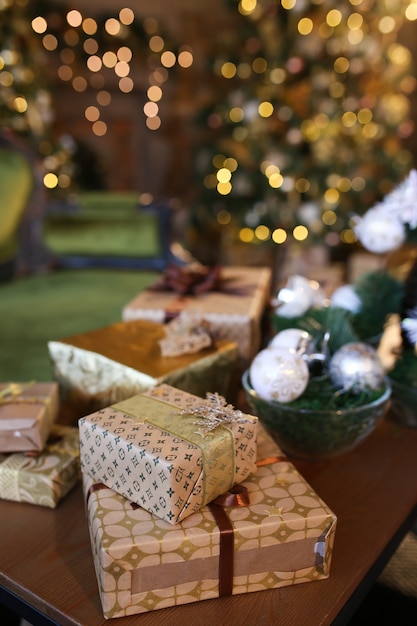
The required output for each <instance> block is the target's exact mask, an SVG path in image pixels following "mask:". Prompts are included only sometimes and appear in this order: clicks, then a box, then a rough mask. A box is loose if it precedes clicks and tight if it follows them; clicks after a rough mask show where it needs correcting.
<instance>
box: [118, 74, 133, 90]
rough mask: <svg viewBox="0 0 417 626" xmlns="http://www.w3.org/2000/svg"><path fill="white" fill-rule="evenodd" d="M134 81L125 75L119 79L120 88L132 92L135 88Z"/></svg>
mask: <svg viewBox="0 0 417 626" xmlns="http://www.w3.org/2000/svg"><path fill="white" fill-rule="evenodd" d="M134 86H135V84H134V82H133V80H132V79H131V78H130V77H129V76H125V77H124V78H121V79H120V80H119V89H120V91H121V92H122V93H130V92H131V91H133V89H134Z"/></svg>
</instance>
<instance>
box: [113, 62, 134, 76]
mask: <svg viewBox="0 0 417 626" xmlns="http://www.w3.org/2000/svg"><path fill="white" fill-rule="evenodd" d="M114 73H115V74H116V76H119V78H123V77H124V76H128V75H129V73H130V65H129V64H128V63H125V62H124V61H119V62H118V63H116V65H115V68H114Z"/></svg>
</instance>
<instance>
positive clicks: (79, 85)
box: [72, 76, 87, 93]
mask: <svg viewBox="0 0 417 626" xmlns="http://www.w3.org/2000/svg"><path fill="white" fill-rule="evenodd" d="M72 88H73V89H74V91H77V92H78V93H81V92H82V91H85V90H86V89H87V81H86V80H85V78H84V76H76V77H75V78H74V79H73V81H72Z"/></svg>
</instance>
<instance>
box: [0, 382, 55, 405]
mask: <svg viewBox="0 0 417 626" xmlns="http://www.w3.org/2000/svg"><path fill="white" fill-rule="evenodd" d="M34 384H35V383H34V382H33V381H32V382H30V383H26V384H25V385H22V384H20V383H10V385H8V386H7V387H5V388H4V389H2V390H1V391H0V404H48V402H49V399H48V398H39V397H37V396H32V397H28V398H19V396H21V395H22V393H23V392H24V391H25V389H27V388H28V387H31V386H32V385H34Z"/></svg>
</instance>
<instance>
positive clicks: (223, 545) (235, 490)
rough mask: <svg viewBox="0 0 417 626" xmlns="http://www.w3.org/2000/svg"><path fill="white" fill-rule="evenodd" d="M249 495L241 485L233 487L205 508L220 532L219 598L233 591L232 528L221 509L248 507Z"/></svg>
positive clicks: (229, 594) (227, 517)
mask: <svg viewBox="0 0 417 626" xmlns="http://www.w3.org/2000/svg"><path fill="white" fill-rule="evenodd" d="M248 505H249V494H248V490H247V489H246V487H244V486H243V485H233V487H232V488H231V489H230V490H229V491H227V492H226V493H224V494H222V495H221V496H218V497H217V498H216V499H215V500H213V502H210V503H209V504H208V505H207V506H208V508H209V509H210V511H211V514H212V515H213V517H214V521H215V522H216V524H217V526H218V528H219V531H220V538H219V541H220V545H219V598H223V597H224V596H231V595H232V591H233V553H234V532H235V531H234V528H233V525H232V523H231V521H230V519H229V516H228V515H227V513H226V511H225V510H224V508H223V507H225V506H248Z"/></svg>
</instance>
